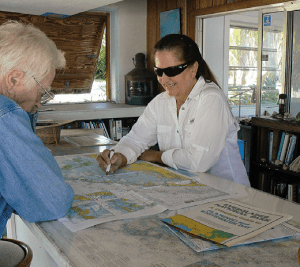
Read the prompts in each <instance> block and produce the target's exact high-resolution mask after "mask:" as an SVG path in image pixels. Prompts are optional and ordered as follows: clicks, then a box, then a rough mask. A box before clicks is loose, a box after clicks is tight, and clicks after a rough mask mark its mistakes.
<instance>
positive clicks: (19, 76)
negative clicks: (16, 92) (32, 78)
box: [5, 69, 25, 89]
mask: <svg viewBox="0 0 300 267" xmlns="http://www.w3.org/2000/svg"><path fill="white" fill-rule="evenodd" d="M24 77H25V73H24V71H22V70H18V69H11V70H10V71H8V73H7V74H6V75H5V84H6V86H7V88H8V89H11V88H13V87H14V86H18V85H20V84H22V82H23V80H24Z"/></svg>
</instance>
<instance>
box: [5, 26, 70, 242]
mask: <svg viewBox="0 0 300 267" xmlns="http://www.w3.org/2000/svg"><path fill="white" fill-rule="evenodd" d="M64 67H65V57H64V53H63V52H62V51H60V50H59V49H57V47H56V45H55V44H54V42H53V41H51V40H50V39H49V38H48V37H47V36H46V35H45V34H44V33H43V32H42V31H40V30H39V29H37V28H35V27H34V26H32V25H25V24H22V23H19V22H13V21H12V22H7V23H4V24H2V25H1V26H0V136H1V142H0V236H2V234H3V231H4V229H5V226H6V223H7V220H8V219H9V218H10V216H11V214H12V213H13V212H15V213H16V214H18V215H20V216H21V217H22V218H23V219H24V220H26V221H28V222H37V221H48V220H54V219H58V218H61V217H63V216H65V215H66V213H67V212H68V210H69V208H70V207H71V205H72V202H73V198H74V191H73V189H72V188H71V187H70V186H69V185H68V184H66V183H65V181H64V179H63V177H62V173H61V171H60V168H59V166H58V164H57V163H56V161H55V159H54V158H53V156H52V154H51V153H50V152H49V150H48V149H47V148H46V147H45V146H44V144H43V143H42V141H41V140H40V138H39V137H38V136H37V135H36V134H35V125H36V120H37V109H38V108H39V107H41V105H42V104H43V103H46V102H47V100H49V98H51V93H50V86H51V83H52V81H53V79H54V77H55V71H56V69H61V68H64Z"/></svg>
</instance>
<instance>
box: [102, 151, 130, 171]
mask: <svg viewBox="0 0 300 267" xmlns="http://www.w3.org/2000/svg"><path fill="white" fill-rule="evenodd" d="M109 155H110V150H109V149H105V150H104V151H103V152H102V153H101V154H99V155H98V157H97V161H98V163H99V167H100V168H101V169H102V170H103V171H106V168H107V166H108V165H109V164H111V167H110V171H109V172H114V171H116V170H117V169H119V168H121V167H123V166H125V165H126V164H127V159H126V157H125V156H124V155H123V154H121V153H114V155H113V156H112V158H111V159H109Z"/></svg>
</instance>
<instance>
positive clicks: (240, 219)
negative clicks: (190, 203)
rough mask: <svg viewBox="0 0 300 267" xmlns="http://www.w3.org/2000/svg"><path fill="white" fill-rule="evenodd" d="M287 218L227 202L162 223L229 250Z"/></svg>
mask: <svg viewBox="0 0 300 267" xmlns="http://www.w3.org/2000/svg"><path fill="white" fill-rule="evenodd" d="M290 219H292V216H290V215H286V214H282V213H277V212H271V211H267V210H264V209H260V208H257V207H253V206H250V205H247V204H244V203H242V202H238V201H236V200H232V199H228V200H220V201H214V202H210V203H207V204H203V205H200V206H199V207H197V208H196V209H192V210H190V211H187V212H184V213H182V214H178V215H174V216H171V217H169V218H166V219H163V220H162V221H163V222H164V223H166V224H168V225H170V226H172V227H175V228H176V229H178V230H180V231H183V232H184V233H187V234H190V235H192V236H194V237H199V238H203V239H204V240H208V241H212V242H214V243H217V244H222V245H225V246H228V247H230V246H232V245H235V244H237V243H240V242H242V241H244V240H247V239H249V238H252V237H254V236H256V235H258V234H261V233H263V232H264V231H266V230H268V229H271V228H272V227H274V226H276V225H278V224H280V223H282V222H285V221H287V220H290Z"/></svg>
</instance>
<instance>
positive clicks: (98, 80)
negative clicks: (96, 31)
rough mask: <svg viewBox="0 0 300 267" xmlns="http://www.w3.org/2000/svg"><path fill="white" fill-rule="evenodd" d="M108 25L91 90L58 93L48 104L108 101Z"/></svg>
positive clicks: (104, 33)
mask: <svg viewBox="0 0 300 267" xmlns="http://www.w3.org/2000/svg"><path fill="white" fill-rule="evenodd" d="M106 90H107V87H106V27H105V29H104V32H103V36H102V40H101V48H100V52H99V56H98V62H97V67H96V71H95V76H94V81H93V85H92V89H91V92H89V93H85V94H56V95H55V97H54V99H53V100H51V101H49V102H48V104H57V103H82V102H97V101H106V100H107V93H106Z"/></svg>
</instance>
